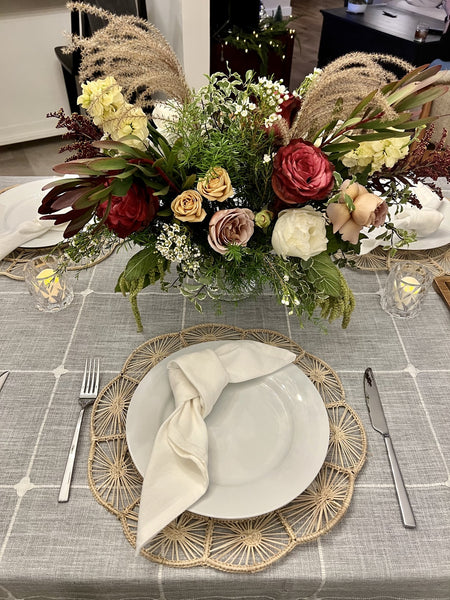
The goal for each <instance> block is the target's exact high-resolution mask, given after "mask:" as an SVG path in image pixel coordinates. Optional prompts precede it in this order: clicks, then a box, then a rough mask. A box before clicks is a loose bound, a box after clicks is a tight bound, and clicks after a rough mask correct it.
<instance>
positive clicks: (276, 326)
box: [0, 177, 450, 600]
mask: <svg viewBox="0 0 450 600" xmlns="http://www.w3.org/2000/svg"><path fill="white" fill-rule="evenodd" d="M30 179H32V178H25V179H20V178H5V177H3V178H0V187H5V186H6V185H10V184H13V183H18V182H21V181H25V180H30ZM126 260H127V254H126V252H125V251H122V252H120V253H119V254H117V255H114V256H112V257H110V258H108V259H107V260H105V261H104V262H103V263H100V264H98V265H96V266H95V267H93V268H91V269H89V270H86V271H85V272H82V273H81V274H80V276H79V278H78V279H77V280H75V300H74V302H73V303H72V305H71V306H69V307H68V308H67V309H66V310H64V311H61V312H60V313H57V314H54V315H48V314H41V313H38V312H37V311H35V309H34V308H33V307H32V306H31V303H30V297H29V295H28V293H27V291H26V289H25V286H24V284H23V282H19V281H10V280H7V279H6V278H4V277H3V278H0V299H1V307H2V310H1V321H2V326H1V328H0V368H1V369H9V370H10V371H11V374H10V376H9V378H8V380H7V382H6V384H5V386H4V388H3V390H2V391H1V393H0V465H1V469H0V502H1V519H0V532H1V536H0V540H1V545H0V598H5V599H6V598H8V599H10V600H14V599H30V600H31V598H32V599H33V600H44V599H46V600H47V599H48V600H50V599H51V600H54V599H61V600H81V599H83V600H91V599H92V600H94V599H104V600H119V599H120V600H122V599H123V600H138V599H139V600H143V599H155V600H213V599H214V600H222V599H223V600H224V599H227V600H237V599H241V598H243V599H248V600H250V599H251V600H275V599H276V600H296V599H300V598H311V599H313V598H314V599H316V600H319V599H323V600H332V599H333V600H334V599H342V600H344V599H355V600H356V599H363V598H364V599H369V598H370V599H372V598H377V599H378V598H388V599H402V600H406V599H426V600H431V599H433V600H436V599H439V600H443V599H448V598H450V560H449V556H450V442H449V440H450V411H449V389H450V385H449V384H450V360H449V359H450V348H449V324H450V316H449V315H450V313H449V312H448V309H447V308H446V306H445V305H444V303H443V302H442V300H441V299H440V297H439V296H438V295H437V294H436V293H435V292H434V291H430V293H429V296H428V297H427V299H426V302H425V306H424V308H423V311H422V312H421V313H420V315H419V316H418V317H417V318H416V319H414V320H411V321H399V320H395V319H393V318H391V317H390V316H389V315H387V314H386V313H384V312H383V311H382V310H381V308H380V304H379V290H380V288H381V287H382V285H383V283H384V281H385V277H386V275H385V274H384V273H372V272H361V271H358V272H354V271H349V270H346V271H345V275H346V277H347V279H348V281H349V283H350V285H351V287H352V289H353V291H354V292H355V296H356V309H355V311H354V314H353V317H352V320H351V323H350V325H349V327H348V329H347V330H342V329H341V328H340V324H339V323H333V324H332V325H330V326H329V327H328V333H323V332H321V331H320V330H319V329H318V328H317V327H315V326H314V325H312V324H311V323H308V322H307V323H306V324H305V326H304V328H301V327H300V326H299V324H298V323H297V322H296V321H295V319H294V318H292V317H289V316H288V315H287V312H286V310H285V308H284V307H281V306H279V305H278V304H277V303H276V302H275V301H274V299H273V297H272V296H271V295H270V294H265V295H262V296H261V297H259V298H257V299H250V300H248V301H244V302H242V303H240V304H239V306H237V307H235V306H234V305H229V306H228V305H224V306H223V311H222V314H221V315H220V316H218V315H217V314H216V313H215V310H214V308H213V307H212V305H207V306H206V307H205V310H204V312H203V313H202V314H200V313H198V312H197V311H196V310H195V309H194V307H193V306H192V305H191V304H190V303H189V302H188V301H186V300H185V299H184V298H183V297H181V296H180V295H178V294H174V293H172V294H165V293H163V292H161V291H160V290H159V288H158V287H157V286H154V287H151V288H147V289H146V290H145V291H144V292H143V293H142V294H141V295H140V297H139V305H140V307H141V312H142V319H143V322H144V332H143V333H137V332H136V327H135V323H134V318H133V315H132V313H131V310H130V307H129V303H128V300H127V299H126V298H124V297H122V296H121V295H120V294H117V293H114V291H113V288H114V285H115V281H116V278H117V275H118V274H119V273H120V271H121V270H122V268H123V266H124V265H125V263H126ZM208 322H222V323H226V324H229V325H234V326H238V327H242V328H251V327H261V328H266V329H273V330H277V331H279V332H281V333H282V334H284V335H287V336H289V337H291V338H292V339H293V340H294V341H295V342H297V343H298V344H299V345H300V346H302V347H303V348H304V349H305V350H306V351H308V352H310V353H311V354H313V355H315V356H318V357H319V358H321V359H322V360H324V361H325V362H327V363H328V364H329V365H330V367H331V368H332V369H333V370H335V371H336V372H337V374H338V375H339V377H340V378H341V380H342V383H343V385H344V389H345V394H346V398H347V401H348V403H349V404H350V405H351V406H352V407H353V408H354V409H355V411H356V412H357V413H358V414H359V416H360V418H361V420H362V422H363V424H364V426H365V428H366V432H367V437H368V456H367V460H366V464H365V466H364V468H363V470H362V472H361V473H360V475H359V477H358V479H357V481H356V486H355V490H354V494H353V498H352V501H351V504H350V508H349V510H348V512H347V513H346V515H345V516H344V518H343V519H342V521H341V522H340V523H339V524H338V525H337V526H336V527H334V528H333V529H332V530H331V531H330V532H329V533H328V534H327V535H326V536H324V537H321V538H319V539H318V540H317V541H315V542H311V543H309V544H305V545H303V546H299V547H297V548H295V549H294V550H293V551H292V552H291V553H290V554H288V555H287V556H286V557H285V558H283V559H282V560H280V561H278V562H277V563H275V564H274V565H272V566H271V567H269V568H268V569H266V570H264V571H262V572H259V573H256V574H231V573H221V572H218V571H214V570H212V569H206V568H193V569H176V568H172V567H168V566H162V565H158V564H154V563H152V562H149V561H147V560H146V559H144V558H142V557H139V558H135V556H134V550H133V549H132V548H131V546H130V545H129V543H128V542H127V540H126V538H125V537H124V535H123V534H122V530H121V526H120V524H119V522H118V521H117V520H116V519H115V518H114V517H113V516H112V515H111V514H109V513H108V512H107V511H106V510H105V509H104V508H103V507H101V506H100V505H98V504H97V503H96V502H95V500H94V498H93V496H92V494H91V492H90V489H89V486H88V483H87V468H86V464H87V460H88V451H89V427H88V422H87V421H86V422H85V424H84V427H83V430H82V436H81V439H80V450H79V452H80V454H79V460H78V461H77V463H76V468H75V472H74V479H73V486H72V492H71V498H70V501H69V502H68V503H66V504H58V503H57V496H58V489H59V484H60V479H61V476H62V473H63V470H64V465H65V461H66V457H67V451H68V445H69V443H70V439H71V436H72V433H73V427H74V425H75V420H76V416H77V413H78V405H77V402H76V400H77V392H78V388H79V383H80V378H81V373H82V370H83V364H84V360H85V357H86V356H88V355H89V356H98V357H99V358H100V361H101V370H102V381H101V383H102V385H105V384H106V383H107V382H108V381H109V380H111V379H112V378H113V377H114V376H115V375H117V373H118V372H119V371H120V369H121V367H122V365H123V363H124V361H125V360H126V358H127V357H128V356H129V354H130V353H131V352H132V351H133V350H134V349H135V348H136V347H137V346H139V345H140V344H141V343H143V342H144V341H146V340H147V339H149V338H151V337H154V336H157V335H162V334H165V333H168V332H171V331H178V330H180V329H183V328H185V327H189V326H192V325H196V324H199V323H208ZM367 366H371V367H372V368H373V370H374V372H375V374H376V377H377V382H378V386H379V389H380V392H381V395H382V398H383V402H384V406H385V412H386V416H387V419H388V422H389V425H390V428H391V433H392V437H393V440H394V445H395V448H396V452H397V456H398V459H399V462H400V465H401V467H402V470H403V474H404V478H405V483H406V486H407V489H408V493H409V495H410V498H411V503H412V506H413V508H414V511H415V515H416V519H417V528H416V529H414V530H407V529H405V528H404V527H403V526H402V523H401V519H400V514H399V509H398V505H397V500H396V496H395V490H394V486H393V483H392V478H391V475H390V471H389V467H388V462H387V456H386V453H385V449H384V444H383V440H382V438H381V436H379V435H378V434H376V433H375V432H374V431H373V430H372V428H371V427H370V422H369V417H368V414H367V409H366V406H365V402H364V397H363V390H362V376H363V372H364V369H365V368H366V367H367Z"/></svg>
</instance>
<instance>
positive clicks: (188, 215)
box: [170, 190, 206, 223]
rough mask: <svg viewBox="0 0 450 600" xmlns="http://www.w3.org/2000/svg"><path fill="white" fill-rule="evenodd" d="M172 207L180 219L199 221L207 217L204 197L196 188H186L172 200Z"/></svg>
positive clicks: (192, 221) (191, 221)
mask: <svg viewBox="0 0 450 600" xmlns="http://www.w3.org/2000/svg"><path fill="white" fill-rule="evenodd" d="M170 208H171V209H172V210H173V214H174V216H175V217H176V218H177V219H179V220H180V221H189V222H190V223H198V222H200V221H203V219H204V218H205V217H206V212H205V210H204V209H203V208H202V197H201V196H200V194H199V193H198V192H196V191H195V190H186V191H185V192H182V193H181V194H180V195H179V196H177V197H176V198H175V200H172V203H171V205H170Z"/></svg>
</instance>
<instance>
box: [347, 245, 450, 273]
mask: <svg viewBox="0 0 450 600" xmlns="http://www.w3.org/2000/svg"><path fill="white" fill-rule="evenodd" d="M351 259H352V261H353V262H354V266H355V267H356V268H357V269H361V270H363V271H390V270H391V268H392V267H393V266H394V265H395V264H396V263H398V262H403V261H406V260H411V261H415V262H420V263H421V264H422V265H424V267H427V268H428V269H429V270H430V271H431V273H432V274H433V276H437V275H444V274H445V273H450V244H447V245H445V246H440V247H439V248H432V249H430V250H397V252H396V253H395V254H394V256H391V254H390V252H389V251H386V250H383V249H382V248H381V247H378V248H374V249H373V250H372V252H368V253H367V254H364V255H362V256H361V255H355V256H352V257H351Z"/></svg>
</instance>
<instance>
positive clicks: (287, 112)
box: [266, 93, 302, 138]
mask: <svg viewBox="0 0 450 600" xmlns="http://www.w3.org/2000/svg"><path fill="white" fill-rule="evenodd" d="M301 105H302V101H301V100H300V98H299V97H298V96H294V95H293V94H291V93H289V98H288V99H287V100H283V102H282V103H281V104H280V105H279V108H281V112H279V113H278V114H279V115H280V117H281V119H282V121H284V122H285V124H286V126H287V127H292V123H293V122H294V119H295V117H296V116H297V113H298V111H299V110H300V107H301ZM266 129H267V131H268V132H270V131H273V132H274V134H275V137H276V138H280V137H281V136H282V133H281V130H280V126H279V121H275V122H274V123H273V125H270V126H269V127H267V128H266Z"/></svg>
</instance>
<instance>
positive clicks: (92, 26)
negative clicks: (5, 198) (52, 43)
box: [71, 0, 147, 37]
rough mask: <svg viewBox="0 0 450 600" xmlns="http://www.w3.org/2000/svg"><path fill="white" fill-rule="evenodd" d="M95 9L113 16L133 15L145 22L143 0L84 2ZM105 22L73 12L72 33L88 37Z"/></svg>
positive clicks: (90, 0) (97, 0) (145, 12)
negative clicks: (105, 11)
mask: <svg viewBox="0 0 450 600" xmlns="http://www.w3.org/2000/svg"><path fill="white" fill-rule="evenodd" d="M86 4H91V5H92V6H96V7H97V8H102V9H104V10H108V11H109V12H111V13H113V14H115V15H134V16H135V17H141V18H142V19H145V20H147V7H146V4H145V0H86ZM104 25H105V21H104V20H103V19H101V18H99V17H96V16H95V15H88V14H85V13H80V12H79V11H77V10H75V11H72V14H71V28H72V33H74V34H76V35H79V36H80V37H90V36H91V35H92V34H93V33H94V32H95V31H97V30H98V29H101V28H102V27H104Z"/></svg>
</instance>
